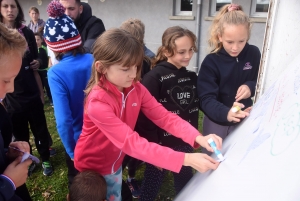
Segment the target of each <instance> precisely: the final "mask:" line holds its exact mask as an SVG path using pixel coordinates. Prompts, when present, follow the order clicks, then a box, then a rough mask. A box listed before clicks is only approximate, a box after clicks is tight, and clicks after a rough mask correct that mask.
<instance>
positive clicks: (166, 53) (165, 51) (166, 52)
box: [163, 49, 171, 58]
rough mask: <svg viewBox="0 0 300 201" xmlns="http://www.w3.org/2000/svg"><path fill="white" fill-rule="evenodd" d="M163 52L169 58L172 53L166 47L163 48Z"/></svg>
mask: <svg viewBox="0 0 300 201" xmlns="http://www.w3.org/2000/svg"><path fill="white" fill-rule="evenodd" d="M163 54H164V56H165V57H167V58H169V57H170V55H171V54H170V53H169V52H168V51H167V50H165V49H164V50H163Z"/></svg>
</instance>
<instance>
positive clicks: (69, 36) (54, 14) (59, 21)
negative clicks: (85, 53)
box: [44, 0, 81, 52]
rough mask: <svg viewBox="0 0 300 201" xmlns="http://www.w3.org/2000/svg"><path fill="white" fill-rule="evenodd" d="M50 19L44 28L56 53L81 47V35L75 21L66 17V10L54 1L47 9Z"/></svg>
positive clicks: (50, 46) (47, 41)
mask: <svg viewBox="0 0 300 201" xmlns="http://www.w3.org/2000/svg"><path fill="white" fill-rule="evenodd" d="M47 13H48V15H49V19H48V20H47V22H46V25H45V27H44V38H45V42H46V43H47V45H48V47H49V48H50V49H51V50H52V51H54V52H66V51H69V50H72V49H75V48H77V47H79V46H80V45H81V37H80V34H79V32H78V30H77V28H76V26H75V24H74V22H73V20H72V19H71V18H70V17H69V16H67V15H65V14H64V13H65V8H64V7H63V6H62V5H61V3H59V1H57V0H52V1H51V2H50V4H49V5H48V8H47Z"/></svg>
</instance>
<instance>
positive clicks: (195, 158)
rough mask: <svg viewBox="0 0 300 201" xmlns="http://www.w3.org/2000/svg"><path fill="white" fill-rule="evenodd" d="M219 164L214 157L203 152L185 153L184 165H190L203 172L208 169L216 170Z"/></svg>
mask: <svg viewBox="0 0 300 201" xmlns="http://www.w3.org/2000/svg"><path fill="white" fill-rule="evenodd" d="M219 164H220V163H219V162H217V161H216V160H214V159H213V158H212V157H210V156H208V155H207V154H201V153H185V156H184V162H183V165H184V166H190V167H192V168H194V169H195V170H197V171H199V172H201V173H204V172H206V171H208V170H215V169H217V168H218V166H219Z"/></svg>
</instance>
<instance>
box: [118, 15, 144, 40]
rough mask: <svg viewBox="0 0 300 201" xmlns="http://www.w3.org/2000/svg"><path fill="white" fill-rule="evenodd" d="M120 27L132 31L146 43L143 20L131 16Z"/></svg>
mask: <svg viewBox="0 0 300 201" xmlns="http://www.w3.org/2000/svg"><path fill="white" fill-rule="evenodd" d="M120 28H121V29H123V30H125V31H128V32H129V33H131V34H132V35H133V36H134V37H136V38H137V39H138V40H139V41H140V43H142V44H143V45H144V37H145V25H144V23H143V22H142V21H141V20H139V19H135V18H129V19H128V20H126V21H125V22H123V23H122V24H121V26H120Z"/></svg>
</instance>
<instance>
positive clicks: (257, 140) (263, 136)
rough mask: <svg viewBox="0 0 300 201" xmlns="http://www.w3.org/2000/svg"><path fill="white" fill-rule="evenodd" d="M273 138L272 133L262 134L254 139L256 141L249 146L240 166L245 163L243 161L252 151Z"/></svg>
mask: <svg viewBox="0 0 300 201" xmlns="http://www.w3.org/2000/svg"><path fill="white" fill-rule="evenodd" d="M270 136H271V134H270V133H263V134H260V135H258V136H256V138H254V140H253V141H252V142H251V144H250V145H249V147H248V149H247V151H246V153H245V155H244V156H243V158H242V159H241V161H240V162H239V164H241V163H242V162H243V160H244V159H245V158H246V157H247V155H248V154H249V152H250V151H252V150H254V149H256V148H258V147H259V146H260V145H261V144H263V143H264V142H265V141H266V140H267V139H268V138H269V137H270Z"/></svg>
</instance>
